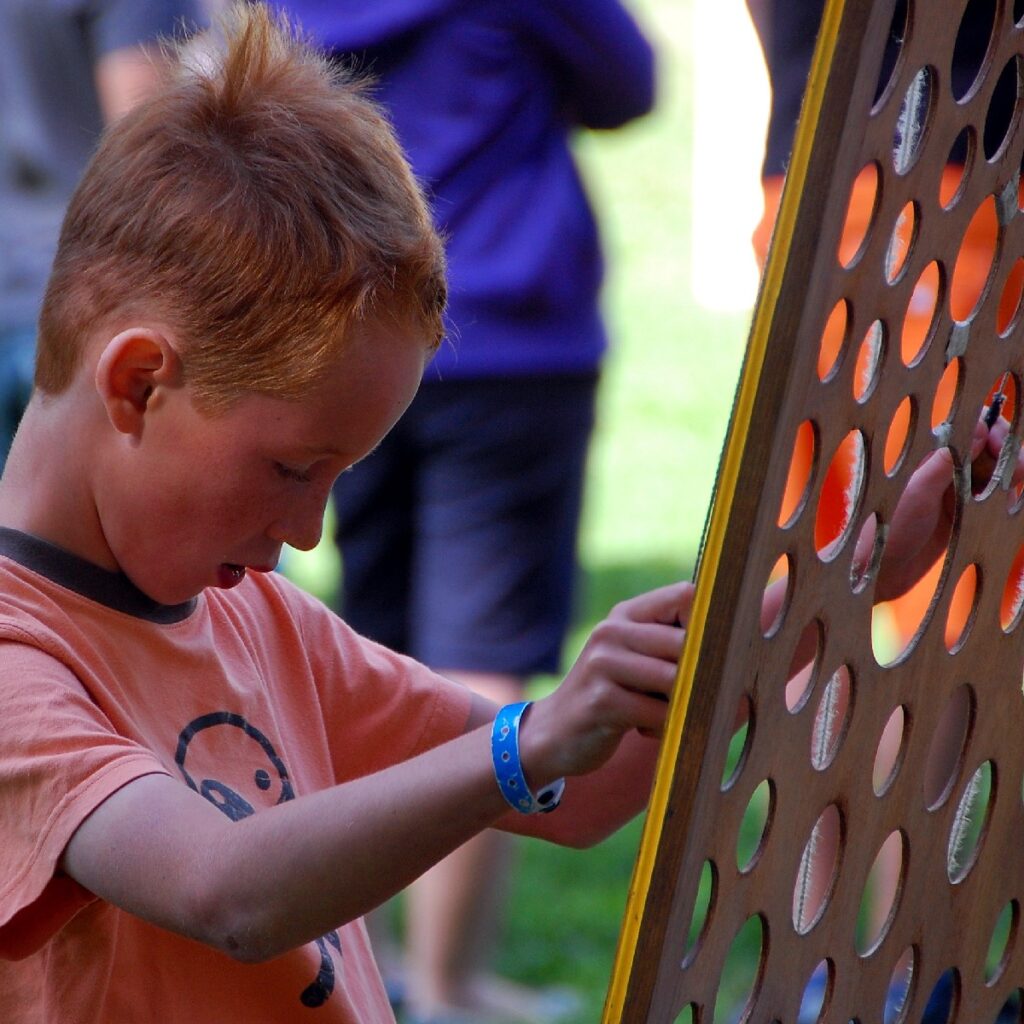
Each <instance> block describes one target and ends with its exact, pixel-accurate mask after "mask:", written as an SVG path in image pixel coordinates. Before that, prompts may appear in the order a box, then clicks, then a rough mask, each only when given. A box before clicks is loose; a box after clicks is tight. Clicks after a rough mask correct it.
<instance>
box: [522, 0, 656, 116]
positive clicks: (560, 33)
mask: <svg viewBox="0 0 1024 1024" xmlns="http://www.w3.org/2000/svg"><path fill="white" fill-rule="evenodd" d="M518 9H519V13H520V16H521V17H522V18H523V19H524V23H525V26H526V29H527V31H528V32H530V33H531V34H533V35H534V36H535V37H536V38H537V40H538V42H539V43H540V44H541V45H542V46H543V47H544V48H545V49H546V50H547V51H548V52H549V53H550V54H551V55H552V58H553V60H554V61H555V63H556V66H557V68H558V71H559V78H560V81H561V85H562V88H563V90H564V93H565V99H566V102H567V105H568V113H569V115H570V116H571V117H572V119H573V120H574V121H575V122H576V123H578V124H580V125H582V126H583V127H586V128H617V127H619V126H620V125H623V124H625V123H626V122H627V121H631V120H633V119H634V118H636V117H640V116H641V115H642V114H646V113H647V112H648V111H649V110H650V109H651V107H652V106H653V105H654V94H655V70H654V69H655V61H654V49H653V47H652V46H651V44H650V42H649V41H648V40H647V38H646V37H645V36H644V34H643V32H642V31H641V29H640V26H639V25H638V24H637V22H636V21H635V20H634V19H633V17H632V16H631V15H630V13H629V12H628V11H627V10H626V8H625V7H623V6H622V4H620V3H618V0H528V2H526V0H524V2H522V3H521V4H519V5H518Z"/></svg>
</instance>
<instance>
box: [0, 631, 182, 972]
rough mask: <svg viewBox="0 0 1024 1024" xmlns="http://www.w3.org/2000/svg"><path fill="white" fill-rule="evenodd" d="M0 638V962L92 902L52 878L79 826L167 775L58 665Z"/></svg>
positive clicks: (31, 946) (67, 882)
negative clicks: (152, 778) (115, 798)
mask: <svg viewBox="0 0 1024 1024" xmlns="http://www.w3.org/2000/svg"><path fill="white" fill-rule="evenodd" d="M3 633H4V634H6V637H7V638H6V639H5V638H4V637H3V636H0V707H2V708H3V709H4V714H3V719H2V723H0V837H2V839H0V957H3V958H5V959H11V960H16V959H20V958H22V957H25V956H28V955H29V954H31V953H33V952H35V950H37V949H39V948H40V947H41V946H42V945H43V944H44V943H45V942H46V941H47V940H48V939H49V938H50V937H51V936H53V935H54V934H55V933H56V932H57V931H59V930H60V928H61V927H63V925H64V924H66V923H67V922H68V921H69V920H70V919H71V918H72V917H73V916H74V915H75V914H76V913H77V912H78V911H79V910H80V909H81V908H82V907H83V906H85V905H86V904H88V903H89V902H91V900H92V899H94V898H95V897H93V896H92V894H90V893H89V892H87V891H86V890H85V889H84V888H82V887H81V886H79V885H78V884H77V883H75V882H74V881H73V880H71V879H70V878H68V877H67V876H66V875H63V874H62V873H61V872H59V870H58V863H59V861H60V858H61V855H62V854H63V851H64V847H65V846H66V845H67V843H68V840H69V839H70V838H71V836H72V835H73V834H74V832H75V830H76V829H77V828H78V826H79V825H80V824H81V823H82V821H84V820H85V818H86V817H88V816H89V814H90V813H91V812H92V811H93V810H94V809H95V808H96V807H98V806H99V805H100V804H101V803H102V802H103V801H104V800H106V799H107V797H109V796H111V795H112V794H113V793H114V792H115V791H116V790H118V789H120V788H121V787H122V786H124V785H126V784H127V783H128V782H131V781H132V780H134V779H137V778H139V777H141V776H143V775H149V774H153V773H155V772H160V773H163V774H167V773H166V770H165V769H164V768H163V766H162V765H161V764H160V762H159V761H158V760H157V758H156V757H155V756H154V755H153V754H152V753H150V752H149V751H147V750H146V749H145V748H143V747H141V746H139V745H138V744H137V743H134V742H132V741H131V740H129V739H126V738H125V737H122V736H119V735H118V734H117V733H116V732H115V731H114V729H113V728H112V726H111V723H110V722H109V720H108V719H107V718H106V717H105V716H104V715H103V713H102V712H101V711H100V710H99V709H98V708H97V707H96V706H95V704H93V702H92V701H91V700H90V699H89V696H88V694H87V693H86V691H85V689H84V688H83V686H82V685H81V683H80V682H79V681H78V679H77V678H76V677H75V675H74V674H73V673H72V672H71V670H70V669H69V668H68V667H67V666H66V665H65V664H63V663H62V662H61V661H60V660H59V659H57V658H56V657H53V656H52V655H50V654H48V653H46V652H45V651H43V650H41V649H39V648H38V647H36V646H34V645H33V644H32V643H30V642H25V643H20V642H15V641H12V640H11V639H10V636H11V635H12V633H13V630H11V629H4V630H3Z"/></svg>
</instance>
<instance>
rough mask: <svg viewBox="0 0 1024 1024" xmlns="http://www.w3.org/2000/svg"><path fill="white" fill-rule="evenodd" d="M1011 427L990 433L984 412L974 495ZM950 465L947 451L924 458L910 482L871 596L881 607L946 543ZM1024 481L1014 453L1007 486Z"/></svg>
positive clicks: (865, 547) (977, 433) (1020, 457)
mask: <svg viewBox="0 0 1024 1024" xmlns="http://www.w3.org/2000/svg"><path fill="white" fill-rule="evenodd" d="M1009 432H1010V425H1009V423H1007V421H1006V420H1004V419H1002V418H999V419H997V420H996V421H995V423H994V424H993V425H992V426H991V427H989V426H988V425H987V424H986V423H985V416H984V410H983V414H982V416H981V418H980V419H979V420H978V423H977V425H976V426H975V428H974V436H973V438H972V440H971V472H972V479H973V484H974V489H975V491H978V490H980V489H982V488H983V487H984V486H985V484H987V483H988V481H989V480H990V478H991V476H992V472H993V471H994V469H995V466H996V462H997V460H998V458H999V453H1000V452H1001V451H1002V447H1003V444H1004V442H1005V440H1006V437H1007V435H1008V434H1009ZM952 474H953V462H952V457H951V456H950V453H949V449H947V448H941V449H939V450H938V451H936V452H933V453H932V454H931V455H929V456H928V458H926V459H925V460H924V461H923V462H922V463H921V465H920V466H919V467H918V469H917V471H916V472H915V473H914V475H913V476H912V477H911V478H910V482H909V483H908V485H907V489H906V490H905V491H904V492H903V495H902V497H901V498H900V501H899V504H898V505H897V506H896V511H895V512H894V513H893V518H892V524H891V526H890V529H889V536H888V538H887V540H886V544H885V551H884V553H883V557H882V564H881V566H880V568H879V573H878V582H877V584H876V587H875V594H876V596H877V598H878V600H880V601H890V600H892V599H893V598H896V597H900V596H901V595H902V594H905V593H906V592H907V591H908V590H910V588H911V587H912V586H913V585H914V584H915V583H916V582H917V581H918V580H919V579H920V578H921V577H922V576H923V575H924V574H925V573H926V572H927V571H928V570H929V569H930V568H931V566H932V565H934V564H935V561H936V559H938V558H939V557H940V556H941V555H942V553H943V551H945V549H946V547H947V545H948V543H949V535H950V530H951V529H952V525H953V516H954V513H955V511H956V496H955V493H954V489H953V485H952V484H951V482H950V481H951V478H952ZM1022 480H1024V454H1022V452H1020V451H1018V453H1017V458H1016V461H1015V463H1014V465H1013V471H1012V477H1011V481H1010V482H1011V483H1014V484H1016V483H1020V482H1021V481H1022ZM873 543H874V536H873V535H872V536H871V537H864V538H862V540H861V543H860V544H859V545H858V551H857V556H856V557H857V559H858V561H860V560H861V559H863V562H864V563H866V561H867V559H868V558H870V555H871V545H872V544H873Z"/></svg>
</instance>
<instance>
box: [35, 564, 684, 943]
mask: <svg viewBox="0 0 1024 1024" xmlns="http://www.w3.org/2000/svg"><path fill="white" fill-rule="evenodd" d="M691 593H692V588H690V586H689V585H688V584H680V585H678V586H674V587H667V588H663V589H662V590H661V591H655V592H654V593H653V594H651V595H642V596H641V597H640V598H636V599H634V600H633V601H629V602H624V603H623V604H622V605H620V606H619V608H618V609H616V611H615V612H613V614H612V615H611V616H610V617H609V619H608V620H607V621H606V622H605V623H603V624H601V625H600V626H599V627H598V628H597V630H595V634H594V636H592V638H591V640H590V641H589V642H588V644H587V646H586V647H585V649H584V652H583V654H582V655H581V657H580V659H579V661H578V662H577V664H576V665H575V666H574V668H573V669H572V670H571V671H570V673H569V675H568V676H567V678H566V680H565V682H564V683H563V684H562V686H561V687H559V689H558V690H557V691H555V693H553V694H551V695H550V696H549V697H546V698H544V699H543V700H541V701H538V702H537V703H536V704H535V705H534V707H533V708H532V709H531V711H530V713H529V715H528V716H527V718H526V720H525V723H524V726H523V732H522V740H523V742H522V746H521V750H522V758H523V765H524V769H525V771H526V773H527V775H528V777H529V780H530V783H531V785H533V787H534V788H540V787H542V786H545V785H547V784H548V783H550V782H552V781H553V780H554V779H555V778H557V777H559V776H562V775H587V774H590V773H593V774H592V775H591V778H590V779H585V780H578V781H579V785H577V780H573V782H572V783H571V784H570V786H569V793H568V795H567V798H566V802H565V806H563V807H561V808H559V810H558V812H557V813H555V814H552V815H540V816H536V817H533V816H531V817H523V816H519V815H514V814H512V813H511V812H510V811H509V808H508V806H507V804H506V803H505V801H504V798H503V797H502V796H501V792H500V790H499V789H498V786H497V784H496V782H495V778H494V769H493V767H492V760H491V746H490V723H491V720H492V719H493V708H489V707H487V706H486V702H484V703H478V704H477V705H475V708H474V711H473V712H471V715H470V721H469V722H468V723H467V731H466V732H465V733H464V734H463V735H462V736H459V737H457V738H456V739H453V740H451V741H450V742H448V743H445V744H443V745H441V746H439V747H435V748H434V749H433V750H430V751H427V752H426V753H424V754H421V755H419V756H418V757H415V758H413V759H411V760H409V761H406V762H403V763H400V764H397V765H394V766H392V767H390V768H387V769H385V770H383V771H381V772H378V773H376V774H374V775H369V776H366V777H364V778H362V779H358V780H356V781H353V782H347V783H345V784H344V785H339V786H335V787H332V788H330V789H326V790H323V791H321V792H319V793H314V794H310V795H306V796H302V797H299V798H297V799H295V800H290V801H287V802H285V803H282V804H279V805H277V806H275V807H272V808H268V809H266V810H264V811H261V812H260V813H258V814H254V815H252V816H250V817H248V818H245V819H243V820H241V821H238V822H232V821H230V820H229V819H228V818H226V817H225V815H223V814H222V813H221V812H220V811H219V810H217V809H216V808H215V807H214V806H213V805H212V804H210V803H209V802H207V801H206V800H205V799H203V798H202V797H201V796H199V795H198V794H197V793H195V792H193V791H192V790H190V789H189V788H188V787H186V786H184V785H182V784H181V783H180V782H179V781H177V780H175V779H172V778H170V777H168V776H164V775H147V776H144V777H141V778H138V779H136V780H135V781H133V782H130V783H128V784H127V785H125V786H123V787H122V788H121V789H119V790H118V791H117V792H115V793H114V794H113V795H112V796H110V797H108V798H107V799H106V800H105V801H104V802H103V803H101V804H100V805H99V806H98V807H97V808H96V809H95V810H94V811H93V812H92V813H91V814H90V815H89V816H88V817H87V818H86V819H85V820H84V821H83V822H82V823H81V825H79V827H78V829H77V831H76V832H75V833H74V835H73V836H72V838H71V839H70V841H69V842H68V844H67V846H66V848H65V851H64V855H63V858H62V861H61V868H62V869H63V870H64V871H65V872H66V873H67V874H68V875H70V876H71V877H72V878H73V879H74V880H75V881H77V882H78V883H79V884H80V885H82V886H84V887H85V888H86V889H87V890H89V891H90V892H92V893H94V894H96V895H97V896H99V897H101V898H103V899H106V900H108V901H109V902H111V903H113V904H115V905H116V906H118V907H120V908H122V909H123V910H126V911H128V912H130V913H133V914H136V915H138V916H139V917H142V918H144V919H145V920H148V921H150V922H152V923H154V924H158V925H160V926H162V927H166V928H169V929H171V930H173V931H176V932H179V933H181V934H184V935H188V936H190V937H192V938H195V939H197V940H199V941H201V942H204V943H207V944H209V945H212V946H214V947H216V948H218V949H221V950H222V951H224V952H226V953H228V954H229V955H231V956H234V957H236V958H239V959H243V960H263V959H267V958H269V957H272V956H275V955H278V954H280V953H283V952H285V951H286V950H289V949H292V948H294V947H296V946H298V945H301V944H302V943H304V942H308V941H310V940H312V939H315V938H316V937H318V936H320V935H322V934H324V933H325V932H328V931H330V930H331V929H332V928H336V927H338V926H339V925H341V924H342V923H344V922H345V921H348V920H351V919H353V918H355V917H358V916H360V915H362V914H364V913H365V912H366V911H368V910H370V909H372V908H373V907H375V906H378V905H379V904H381V903H383V902H384V901H385V900H386V899H387V898H388V897H390V896H391V895H393V894H394V893H396V892H398V891H399V890H400V889H402V888H404V887H405V886H406V885H407V884H408V883H409V882H411V881H412V880H413V879H414V878H416V877H417V876H418V875H420V874H422V873H423V872H424V871H425V870H426V869H427V868H428V867H430V866H432V865H433V864H434V863H436V862H437V861H439V860H441V859H442V858H443V857H444V856H446V855H447V854H448V853H450V852H451V851H452V850H454V849H455V848H456V847H458V846H460V845H461V844H462V843H464V842H465V841H466V840H467V839H469V838H470V837H472V836H473V835H475V834H476V833H477V832H480V831H481V830H482V829H484V828H487V827H490V826H493V825H499V826H501V827H515V828H517V830H522V831H531V832H534V833H535V834H542V835H547V836H548V837H549V838H552V839H555V840H558V841H563V842H573V841H576V840H580V841H582V842H586V841H589V839H590V838H591V837H592V836H594V835H597V834H601V833H602V832H606V831H609V830H610V829H611V828H612V827H614V826H615V825H617V824H622V823H623V822H624V821H626V820H628V818H629V817H631V816H632V815H633V814H635V813H636V812H637V811H638V810H639V809H640V807H641V806H642V804H643V803H644V801H645V799H646V796H647V793H648V790H649V786H650V781H651V771H652V770H653V762H654V753H655V752H656V743H655V742H653V740H650V739H648V740H644V739H642V738H641V737H640V736H638V735H636V733H637V730H641V731H642V732H643V733H645V734H647V735H657V734H658V733H659V731H660V729H661V727H662V724H663V722H664V718H665V713H666V709H667V704H666V702H665V700H664V699H663V698H664V697H666V696H667V694H668V692H669V691H670V689H671V687H672V683H673V680H674V677H675V666H676V661H677V659H678V656H679V651H680V648H681V644H682V635H683V630H682V629H681V628H680V627H679V625H678V624H677V623H676V619H677V617H678V616H680V615H682V616H684V617H685V614H686V607H687V605H688V601H689V597H690V594H691ZM39 657H46V656H45V655H43V654H40V655H39ZM630 734H632V735H630ZM624 738H625V739H626V742H625V743H623V742H622V741H623V739H624ZM608 787H611V788H610V789H609V788H608ZM602 788H603V789H604V793H605V794H608V793H609V792H610V793H612V795H611V796H607V795H606V799H605V800H603V801H598V800H593V799H591V800H587V799H586V796H587V795H588V793H589V794H593V792H594V791H595V789H597V790H601V789H602ZM573 790H576V792H575V793H573V792H572V791H573Z"/></svg>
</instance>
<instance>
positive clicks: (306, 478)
mask: <svg viewBox="0 0 1024 1024" xmlns="http://www.w3.org/2000/svg"><path fill="white" fill-rule="evenodd" d="M274 470H275V471H276V472H277V475H278V476H280V477H283V478H284V479H285V480H294V481H296V482H298V483H300V484H308V483H309V482H310V479H311V478H310V475H309V470H308V469H296V468H294V467H293V466H288V465H286V464H285V463H283V462H275V463H274Z"/></svg>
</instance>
